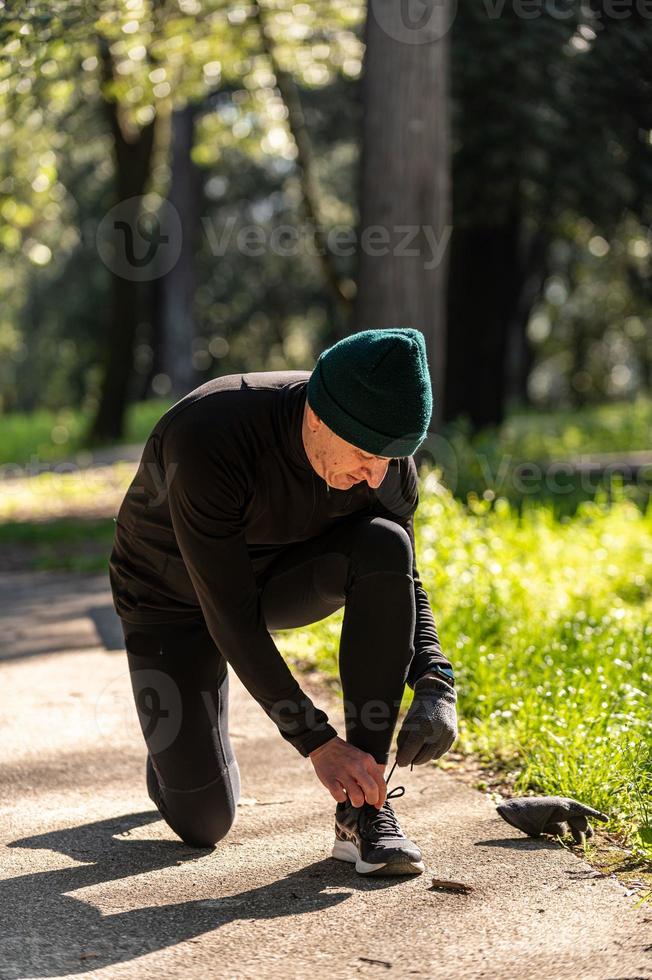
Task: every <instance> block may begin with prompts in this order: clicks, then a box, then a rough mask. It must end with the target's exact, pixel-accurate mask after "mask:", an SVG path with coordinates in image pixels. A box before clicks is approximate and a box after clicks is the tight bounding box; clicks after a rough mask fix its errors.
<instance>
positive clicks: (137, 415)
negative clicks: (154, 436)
mask: <svg viewBox="0 0 652 980" xmlns="http://www.w3.org/2000/svg"><path fill="white" fill-rule="evenodd" d="M171 404H172V402H171V401H169V400H164V399H160V400H159V399H152V400H149V401H144V402H137V403H136V404H134V405H131V406H130V408H129V409H128V412H127V425H126V432H125V437H124V440H123V442H125V443H131V442H134V443H136V442H144V441H145V439H146V438H147V436H148V435H149V433H150V431H151V430H152V429H153V427H154V425H155V424H156V422H157V421H158V420H159V418H160V417H161V415H163V414H164V412H166V411H167V409H168V408H169V407H170V405H171ZM88 423H89V418H88V415H86V414H84V413H83V412H82V411H81V410H79V409H68V408H66V409H62V410H61V411H58V412H53V411H49V410H47V409H39V410H38V411H35V412H29V413H21V412H14V413H10V414H8V415H3V416H2V418H1V420H0V424H1V425H2V443H1V445H0V466H7V464H14V465H16V466H25V465H26V464H28V463H30V462H32V461H33V460H34V459H35V460H36V461H37V462H54V461H56V460H58V459H64V458H67V457H69V456H74V455H75V453H77V452H80V451H82V452H83V451H84V447H83V439H84V433H85V429H86V427H87V426H88Z"/></svg>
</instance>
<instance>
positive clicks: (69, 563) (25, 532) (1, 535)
mask: <svg viewBox="0 0 652 980" xmlns="http://www.w3.org/2000/svg"><path fill="white" fill-rule="evenodd" d="M114 530H115V524H114V523H113V520H112V519H111V518H103V519H99V520H79V519H73V520H69V519H61V520H52V521H39V522H31V521H30V522H7V523H0V552H2V554H3V555H4V556H7V557H8V558H9V560H10V561H11V562H12V566H13V567H20V569H21V570H30V571H44V570H47V571H58V572H61V571H65V572H88V573H91V572H106V570H107V561H108V556H109V554H110V551H111V545H112V542H113V533H114Z"/></svg>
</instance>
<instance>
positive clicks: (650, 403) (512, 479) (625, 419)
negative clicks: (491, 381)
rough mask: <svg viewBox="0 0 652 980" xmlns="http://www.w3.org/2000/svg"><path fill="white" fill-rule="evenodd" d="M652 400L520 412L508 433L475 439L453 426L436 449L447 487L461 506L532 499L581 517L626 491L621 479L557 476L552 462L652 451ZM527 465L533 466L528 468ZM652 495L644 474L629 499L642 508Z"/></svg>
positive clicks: (651, 477)
mask: <svg viewBox="0 0 652 980" xmlns="http://www.w3.org/2000/svg"><path fill="white" fill-rule="evenodd" d="M651 430H652V399H650V398H644V397H639V398H637V399H636V401H631V402H616V403H609V404H604V405H596V406H591V407H588V408H583V409H579V410H577V411H557V412H549V413H543V412H534V411H526V412H518V413H515V414H513V415H511V416H509V417H508V419H507V420H506V421H505V423H504V424H503V425H502V426H501V427H500V429H487V430H484V431H482V432H481V433H479V434H478V435H476V436H475V437H471V436H470V435H469V432H468V427H467V426H465V425H464V423H461V422H460V423H456V424H451V425H449V426H447V427H446V428H445V430H444V432H443V433H442V437H441V438H437V439H436V440H435V442H434V444H433V452H434V456H435V460H434V461H435V463H436V465H437V466H439V467H440V468H441V469H442V472H443V481H444V483H445V484H446V486H448V487H449V488H450V489H451V490H452V491H453V493H454V494H455V495H456V496H457V497H459V498H460V499H461V500H465V499H466V497H467V494H469V493H470V492H476V493H478V494H480V495H482V494H483V493H485V494H486V495H487V497H488V498H490V499H492V498H495V497H499V496H501V497H505V498H506V499H508V500H510V501H511V502H512V503H514V504H518V505H519V506H521V505H522V504H523V502H524V501H526V500H530V501H532V500H550V501H551V502H552V503H553V504H554V510H555V513H556V514H557V515H558V516H563V515H570V514H573V513H574V512H575V511H576V510H577V507H578V506H579V504H580V503H581V502H582V501H584V500H591V499H594V498H595V497H596V496H599V495H600V494H602V493H604V492H607V493H609V492H611V489H612V487H613V486H616V487H617V486H618V483H619V478H618V477H617V476H614V477H612V478H606V479H601V478H600V477H598V476H596V475H593V474H591V475H589V474H584V475H579V474H570V473H567V472H561V473H554V472H553V471H549V470H548V468H547V463H549V462H550V460H567V459H570V460H573V459H576V458H577V457H578V456H585V455H588V454H594V453H614V454H617V455H619V456H622V455H624V454H625V453H628V452H636V451H641V450H648V449H649V432H650V431H651ZM523 464H527V465H526V466H525V467H524V466H523ZM651 491H652V471H649V470H648V471H646V472H645V471H641V472H640V473H639V474H638V476H637V479H636V482H635V483H634V484H632V486H630V487H629V488H628V494H629V496H630V498H631V499H632V500H634V501H635V502H636V503H638V505H639V506H640V507H642V508H645V507H646V506H647V503H648V500H649V499H650V494H651Z"/></svg>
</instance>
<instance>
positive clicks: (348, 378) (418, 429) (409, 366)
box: [308, 327, 432, 457]
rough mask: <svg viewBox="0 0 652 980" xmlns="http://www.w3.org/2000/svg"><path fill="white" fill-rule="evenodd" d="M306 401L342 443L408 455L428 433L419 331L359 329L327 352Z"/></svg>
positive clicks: (427, 396) (428, 407)
mask: <svg viewBox="0 0 652 980" xmlns="http://www.w3.org/2000/svg"><path fill="white" fill-rule="evenodd" d="M308 404H309V405H310V407H311V408H312V409H313V411H314V412H316V413H317V415H318V416H319V417H320V419H322V421H323V422H325V423H326V425H327V426H328V427H329V429H332V430H333V432H334V433H335V434H336V435H338V436H340V438H341V439H344V440H346V442H350V443H352V444H353V445H354V446H357V447H358V449H362V450H363V451H364V452H367V453H373V455H374V456H390V457H392V456H411V455H412V453H414V452H415V451H416V450H417V449H418V448H419V446H420V445H421V443H422V442H423V440H424V439H425V437H426V435H427V432H428V425H429V424H430V417H431V415H432V389H431V386H430V375H429V373H428V358H427V355H426V344H425V340H424V337H423V334H422V333H421V331H420V330H412V329H411V328H409V327H390V328H388V329H385V330H361V331H360V332H359V333H354V334H352V335H351V336H350V337H345V338H344V339H343V340H340V341H338V343H336V344H334V345H333V346H332V347H329V348H328V349H327V350H325V351H324V352H323V353H322V354H321V355H320V356H319V359H318V361H317V363H316V365H315V368H314V370H313V372H312V374H311V375H310V378H309V380H308Z"/></svg>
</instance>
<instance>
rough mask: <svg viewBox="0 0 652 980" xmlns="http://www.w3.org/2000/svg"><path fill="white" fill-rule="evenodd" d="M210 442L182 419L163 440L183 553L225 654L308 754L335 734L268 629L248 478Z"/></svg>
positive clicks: (171, 502)
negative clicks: (251, 533) (247, 506)
mask: <svg viewBox="0 0 652 980" xmlns="http://www.w3.org/2000/svg"><path fill="white" fill-rule="evenodd" d="M206 443H207V440H202V439H201V438H200V437H199V434H198V433H195V432H193V431H189V427H188V426H187V425H185V424H184V422H183V420H177V422H176V424H173V425H171V426H170V427H169V428H168V429H167V430H166V432H165V434H164V437H163V441H162V449H161V455H162V463H163V466H164V470H165V473H166V474H167V475H168V477H169V485H168V500H169V508H170V515H171V519H172V525H173V528H174V533H175V537H176V540H177V543H178V545H179V550H180V552H181V556H182V558H183V560H184V563H185V565H186V568H187V570H188V574H189V576H190V579H191V581H192V584H193V587H194V589H195V592H196V594H197V598H198V601H199V604H200V606H201V609H202V612H203V614H204V618H205V620H206V624H207V626H208V629H209V631H210V633H211V636H212V637H213V639H214V641H215V643H216V645H217V647H218V649H219V650H220V652H221V654H222V655H223V656H224V658H225V660H226V661H227V662H228V663H229V664H231V666H232V667H233V669H234V671H235V672H236V674H237V675H238V677H239V678H240V680H241V681H242V683H243V684H244V686H245V688H246V689H247V690H248V691H249V693H250V694H251V695H252V697H254V698H255V699H256V701H258V703H259V704H260V705H261V707H262V708H263V709H264V711H265V712H266V713H267V714H268V715H269V717H270V718H272V720H273V721H274V722H275V723H276V725H277V726H278V728H279V731H280V733H281V735H282V736H283V738H285V739H286V740H287V741H288V742H290V743H291V744H292V745H294V747H295V748H296V749H297V750H298V751H299V752H300V753H301V755H303V756H308V755H309V753H310V752H312V751H314V750H315V749H316V748H318V747H319V746H320V745H323V744H324V743H325V742H327V741H328V740H329V739H331V738H333V737H334V736H335V735H336V732H335V729H334V728H333V727H332V726H331V725H329V724H328V719H327V716H326V714H325V713H324V712H323V711H321V710H320V709H318V708H316V707H315V705H314V704H313V702H312V701H311V700H310V698H309V697H308V696H307V695H306V694H304V692H303V691H302V690H301V688H300V687H299V684H298V683H297V681H296V680H295V678H294V677H293V676H292V674H291V672H290V669H289V668H288V666H287V664H286V663H285V661H284V660H283V658H282V657H281V654H280V653H279V651H278V649H277V647H276V645H275V644H274V642H273V640H272V638H271V636H270V634H269V632H268V630H267V627H266V624H265V621H264V617H263V614H262V610H261V603H260V597H259V594H258V589H257V586H256V580H255V576H254V573H253V568H252V566H251V560H250V558H249V553H248V550H247V546H246V542H245V534H244V528H243V525H242V519H241V514H242V510H243V505H244V491H245V484H246V480H245V478H244V474H242V472H240V471H239V467H238V464H237V460H235V461H234V460H233V459H232V458H229V459H228V460H227V459H225V458H223V457H222V456H221V455H220V450H219V448H215V447H213V446H212V445H209V446H208V447H207V444H206ZM231 455H232V454H230V453H229V457H230V456H231Z"/></svg>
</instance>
